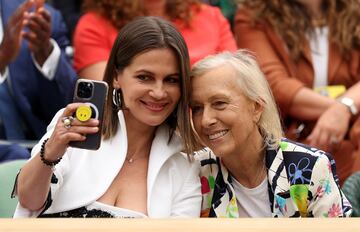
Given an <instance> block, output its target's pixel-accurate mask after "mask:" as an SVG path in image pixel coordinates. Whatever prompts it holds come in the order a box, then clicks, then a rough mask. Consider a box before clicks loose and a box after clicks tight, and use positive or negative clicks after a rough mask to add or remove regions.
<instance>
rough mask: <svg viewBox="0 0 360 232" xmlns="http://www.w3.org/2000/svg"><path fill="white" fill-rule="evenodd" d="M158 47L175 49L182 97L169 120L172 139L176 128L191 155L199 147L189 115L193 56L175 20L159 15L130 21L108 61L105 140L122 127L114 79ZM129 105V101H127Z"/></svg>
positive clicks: (121, 33)
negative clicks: (114, 94)
mask: <svg viewBox="0 0 360 232" xmlns="http://www.w3.org/2000/svg"><path fill="white" fill-rule="evenodd" d="M158 48H169V49H171V50H172V51H173V52H174V53H175V55H176V58H177V60H178V64H179V74H180V91H181V97H180V100H179V103H178V105H177V107H176V109H175V110H174V112H173V113H172V114H171V115H170V116H169V117H168V118H167V119H166V121H165V123H166V124H167V125H168V126H169V135H170V136H169V141H170V140H171V138H172V136H173V134H174V133H175V131H176V129H178V132H179V133H180V136H181V137H182V139H183V141H184V147H185V151H186V152H187V153H188V154H190V153H191V152H192V151H193V150H194V147H195V140H194V138H193V135H192V133H191V124H190V116H189V98H190V93H189V91H190V58H189V53H188V49H187V46H186V43H185V41H184V38H183V37H182V36H181V34H180V32H178V31H177V29H176V28H175V27H174V26H173V24H172V23H170V22H168V21H166V20H164V19H161V18H158V17H152V16H147V17H139V18H137V19H135V20H133V21H131V22H129V23H128V24H126V25H125V26H124V27H123V28H122V29H121V30H120V32H119V34H118V36H117V38H116V40H115V43H114V45H113V48H112V50H111V53H110V58H109V61H108V63H107V66H106V69H105V74H104V81H106V82H107V83H108V85H109V93H108V99H107V103H106V108H105V113H104V126H103V131H102V134H103V136H104V139H109V138H111V137H113V136H114V135H115V134H116V132H117V129H118V126H119V119H118V109H116V108H114V105H113V102H112V92H113V90H114V88H113V80H114V79H115V78H117V73H119V72H122V71H123V70H124V69H125V68H126V67H127V66H128V65H129V64H131V62H132V60H133V59H134V57H135V56H137V55H139V54H141V53H144V52H146V51H149V50H152V49H158ZM125 104H126V103H125Z"/></svg>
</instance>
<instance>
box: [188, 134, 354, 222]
mask: <svg viewBox="0 0 360 232" xmlns="http://www.w3.org/2000/svg"><path fill="white" fill-rule="evenodd" d="M195 157H196V159H198V160H199V161H200V165H201V174H200V175H201V184H202V195H203V202H202V217H227V218H236V217H239V213H238V206H237V200H236V197H235V192H234V188H233V186H232V185H231V178H230V175H229V173H228V171H227V170H226V168H225V166H224V165H223V164H222V163H221V161H220V159H219V158H217V157H215V155H214V153H213V152H212V151H211V150H210V149H208V148H205V149H203V150H200V151H198V152H196V154H195ZM265 160H266V161H265V162H266V168H267V177H268V191H269V198H270V199H269V202H270V205H269V207H270V208H271V212H272V216H273V217H348V216H350V214H351V212H352V208H351V205H350V203H349V202H348V200H347V199H346V197H345V196H344V194H343V192H342V191H341V190H340V187H339V184H338V183H339V182H338V177H337V175H336V170H335V161H334V159H333V158H332V157H331V156H330V155H329V154H327V153H325V152H324V151H321V150H318V149H315V148H312V147H309V146H307V145H304V144H299V143H295V142H293V141H290V140H288V139H283V140H282V141H281V142H280V146H279V147H278V148H277V149H276V150H274V149H267V150H266V157H265ZM239 201H240V202H241V199H239Z"/></svg>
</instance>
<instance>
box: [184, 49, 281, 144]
mask: <svg viewBox="0 0 360 232" xmlns="http://www.w3.org/2000/svg"><path fill="white" fill-rule="evenodd" d="M222 65H230V67H232V68H233V69H234V71H235V72H236V76H237V78H238V83H239V87H240V89H241V90H242V93H243V94H244V95H245V96H246V97H247V98H249V99H250V100H252V101H254V102H258V103H259V104H261V105H263V107H264V111H263V112H262V115H261V117H260V120H259V122H258V127H259V130H260V132H261V134H262V136H263V138H264V143H265V145H267V146H269V147H271V148H275V147H277V146H278V145H279V142H280V139H281V138H282V137H283V131H282V127H281V121H280V116H279V112H278V109H277V105H276V103H275V100H274V97H273V95H272V92H271V90H270V87H269V84H268V82H267V80H266V79H265V76H264V74H263V72H262V71H261V70H260V67H259V65H258V63H257V61H256V59H255V57H254V55H253V54H252V53H251V52H249V51H247V50H244V49H240V50H238V51H236V52H227V51H226V52H222V53H219V54H216V55H210V56H207V57H205V58H204V59H202V60H200V61H198V62H197V63H195V64H194V66H193V68H192V71H191V77H192V78H194V77H196V76H201V75H203V74H205V73H207V72H209V71H211V70H213V69H215V68H217V67H219V66H222Z"/></svg>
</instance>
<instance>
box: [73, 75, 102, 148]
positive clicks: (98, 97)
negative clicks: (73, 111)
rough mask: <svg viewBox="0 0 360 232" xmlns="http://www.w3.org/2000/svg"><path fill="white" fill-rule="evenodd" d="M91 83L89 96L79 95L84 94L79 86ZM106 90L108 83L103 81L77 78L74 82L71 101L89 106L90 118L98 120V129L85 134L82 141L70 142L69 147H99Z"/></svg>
mask: <svg viewBox="0 0 360 232" xmlns="http://www.w3.org/2000/svg"><path fill="white" fill-rule="evenodd" d="M81 83H83V84H81ZM89 83H90V84H89ZM91 84H92V86H93V89H92V92H91V96H89V97H83V96H81V95H84V94H82V92H81V91H82V90H81V89H80V88H82V86H83V85H91ZM79 91H80V92H79ZM107 92H108V85H107V83H106V82H104V81H94V80H86V79H78V81H77V82H76V87H75V92H74V100H73V102H83V103H86V104H87V105H89V106H90V108H91V111H92V115H91V118H96V119H98V120H99V131H98V132H97V133H96V134H88V135H86V140H84V141H73V142H70V144H69V145H70V146H71V147H77V148H83V149H89V150H97V149H98V148H99V147H100V143H101V130H102V124H103V116H104V107H105V103H106V99H107ZM79 93H80V94H79Z"/></svg>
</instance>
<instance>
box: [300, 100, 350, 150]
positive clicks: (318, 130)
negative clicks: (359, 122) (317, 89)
mask: <svg viewBox="0 0 360 232" xmlns="http://www.w3.org/2000/svg"><path fill="white" fill-rule="evenodd" d="M350 119H351V113H350V111H349V109H348V108H347V107H346V106H345V105H343V104H341V103H340V102H334V104H333V105H332V106H331V107H329V108H328V109H327V110H326V111H325V112H324V113H323V114H322V115H321V116H320V118H319V119H318V120H317V122H316V125H315V127H314V129H313V130H312V132H311V134H310V135H309V136H308V137H307V139H306V140H307V141H308V143H309V145H311V146H314V147H317V148H320V149H322V150H324V151H327V152H332V151H334V150H335V149H336V148H337V147H338V145H339V143H340V142H341V141H342V140H343V139H344V137H345V135H346V133H347V131H348V129H349V123H350Z"/></svg>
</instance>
